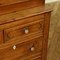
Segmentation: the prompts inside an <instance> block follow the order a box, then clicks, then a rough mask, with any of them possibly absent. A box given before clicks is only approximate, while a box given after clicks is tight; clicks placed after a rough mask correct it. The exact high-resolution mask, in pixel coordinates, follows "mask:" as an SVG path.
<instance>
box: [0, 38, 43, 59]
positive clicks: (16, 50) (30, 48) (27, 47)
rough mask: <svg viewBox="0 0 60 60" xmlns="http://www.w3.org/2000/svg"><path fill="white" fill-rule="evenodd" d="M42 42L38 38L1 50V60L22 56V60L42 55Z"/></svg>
mask: <svg viewBox="0 0 60 60" xmlns="http://www.w3.org/2000/svg"><path fill="white" fill-rule="evenodd" d="M41 51H42V40H40V38H36V39H34V40H31V41H27V42H26V43H22V44H17V45H15V44H14V46H11V47H8V48H5V49H0V59H2V60H9V59H13V58H14V57H18V56H20V58H23V57H27V56H31V55H34V54H36V53H38V52H39V53H42V52H41Z"/></svg>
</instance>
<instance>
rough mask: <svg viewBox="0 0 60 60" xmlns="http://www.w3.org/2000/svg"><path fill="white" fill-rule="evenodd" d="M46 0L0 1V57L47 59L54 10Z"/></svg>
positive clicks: (21, 59)
mask: <svg viewBox="0 0 60 60" xmlns="http://www.w3.org/2000/svg"><path fill="white" fill-rule="evenodd" d="M44 2H45V1H44V0H42V1H40V0H19V1H18V0H1V1H0V60H46V57H47V45H48V33H49V24H50V23H49V22H50V15H51V10H50V9H48V8H46V7H45V4H44ZM32 4H33V5H32Z"/></svg>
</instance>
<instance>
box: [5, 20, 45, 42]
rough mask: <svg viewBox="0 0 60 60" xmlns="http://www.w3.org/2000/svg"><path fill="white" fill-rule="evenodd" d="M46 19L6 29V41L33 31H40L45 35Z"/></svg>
mask: <svg viewBox="0 0 60 60" xmlns="http://www.w3.org/2000/svg"><path fill="white" fill-rule="evenodd" d="M43 25H44V20H41V21H40V20H37V21H34V22H30V23H27V24H23V25H18V26H15V27H12V28H9V29H6V30H4V37H5V42H6V41H9V40H10V39H13V38H16V37H18V36H20V37H22V36H25V35H29V34H31V33H35V32H40V33H41V34H40V35H43Z"/></svg>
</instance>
